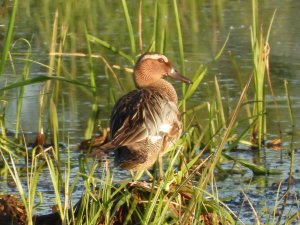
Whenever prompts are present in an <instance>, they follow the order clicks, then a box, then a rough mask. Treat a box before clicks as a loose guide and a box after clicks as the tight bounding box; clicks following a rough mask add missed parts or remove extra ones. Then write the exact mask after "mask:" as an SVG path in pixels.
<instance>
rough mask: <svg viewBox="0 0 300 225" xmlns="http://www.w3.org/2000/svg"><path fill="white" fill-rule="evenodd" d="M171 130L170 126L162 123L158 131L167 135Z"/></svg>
mask: <svg viewBox="0 0 300 225" xmlns="http://www.w3.org/2000/svg"><path fill="white" fill-rule="evenodd" d="M171 129H172V126H171V125H170V124H168V123H164V124H162V125H161V126H160V127H159V131H161V132H163V133H169V132H170V130H171Z"/></svg>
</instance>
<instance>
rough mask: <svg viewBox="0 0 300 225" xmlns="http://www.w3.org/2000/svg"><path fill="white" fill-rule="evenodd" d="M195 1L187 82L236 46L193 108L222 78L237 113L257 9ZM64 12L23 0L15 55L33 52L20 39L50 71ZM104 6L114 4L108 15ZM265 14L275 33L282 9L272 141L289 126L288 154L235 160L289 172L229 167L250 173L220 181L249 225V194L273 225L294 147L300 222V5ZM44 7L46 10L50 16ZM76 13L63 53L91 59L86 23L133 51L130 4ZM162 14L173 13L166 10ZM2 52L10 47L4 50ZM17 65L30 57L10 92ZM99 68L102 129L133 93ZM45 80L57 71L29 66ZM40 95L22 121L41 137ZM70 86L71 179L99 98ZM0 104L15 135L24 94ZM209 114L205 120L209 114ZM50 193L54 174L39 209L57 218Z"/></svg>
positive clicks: (185, 15) (273, 61)
mask: <svg viewBox="0 0 300 225" xmlns="http://www.w3.org/2000/svg"><path fill="white" fill-rule="evenodd" d="M41 2H42V1H41ZM53 2H55V1H53ZM151 2H152V1H151ZM151 2H150V1H144V7H145V11H146V12H145V14H146V15H152V14H151V13H152V10H151V8H153V7H154V6H153V5H152V3H151ZM192 2H193V1H183V3H178V4H179V11H180V18H181V25H182V31H183V40H184V52H185V60H186V74H187V76H189V75H190V74H191V75H190V77H192V75H193V74H195V72H196V70H197V68H198V66H199V65H200V64H204V65H207V64H208V63H210V62H211V61H212V60H213V58H214V56H215V55H216V54H217V52H218V51H219V50H220V48H221V47H222V45H223V43H224V42H225V39H226V37H227V35H228V34H229V33H230V38H229V41H228V44H227V46H226V48H225V51H224V52H223V54H222V56H221V58H220V59H219V60H218V61H217V62H216V63H215V64H214V66H213V67H212V68H211V69H210V70H209V71H208V74H207V76H206V77H205V79H204V81H203V82H202V83H201V85H200V87H199V90H198V92H197V93H196V94H195V96H194V97H193V99H192V100H191V102H190V103H189V104H191V105H196V104H201V103H203V102H205V101H208V100H209V99H210V94H211V92H213V85H214V83H213V82H214V77H215V76H217V78H218V80H219V83H220V87H221V91H222V95H223V96H224V97H223V100H224V105H225V107H227V108H228V110H232V109H233V108H234V107H235V105H236V102H237V99H238V98H239V95H240V88H239V84H238V82H237V78H236V75H235V74H236V72H235V70H234V68H233V66H232V63H231V62H230V57H229V54H228V52H229V51H230V52H231V53H232V54H233V55H234V56H235V57H236V59H237V62H238V64H239V68H240V71H241V74H242V77H243V79H244V83H245V82H246V79H247V77H248V76H249V74H250V73H251V72H252V68H253V66H252V55H251V54H252V53H251V41H250V26H251V23H252V10H251V7H252V6H251V1H226V0H225V1H223V4H222V5H221V6H220V8H218V6H217V5H213V4H211V3H203V4H198V5H199V9H196V10H194V11H190V4H192ZM48 4H49V3H48ZM56 4H57V5H59V4H58V3H53V5H52V4H49V6H50V7H48V8H47V7H46V6H45V5H43V4H42V3H40V2H38V1H31V2H29V1H24V2H23V3H20V7H19V10H18V13H17V18H16V25H15V37H14V40H15V41H16V40H18V41H17V42H16V44H15V46H14V47H13V49H12V52H13V53H24V52H26V51H27V50H28V48H27V45H25V44H24V42H22V41H21V40H20V38H26V39H27V40H28V41H30V43H31V48H32V59H33V60H35V61H38V62H40V63H44V64H46V65H48V61H49V57H48V52H49V46H50V40H51V30H52V24H53V20H54V12H55V9H56ZM102 4H103V5H105V7H104V6H103V5H102ZM128 4H129V10H130V12H132V14H131V15H132V22H133V24H134V29H135V30H136V31H137V16H136V15H137V5H134V4H133V3H128ZM200 6H201V7H200ZM259 7H260V10H259V15H260V18H261V21H263V22H262V23H263V28H264V30H267V27H268V25H269V23H270V19H271V17H272V15H273V13H274V11H275V9H277V11H276V15H275V20H274V23H273V26H272V30H271V34H270V47H271V53H270V70H271V76H272V82H273V88H274V91H275V99H276V101H277V104H278V107H279V120H278V115H277V114H276V110H275V107H274V104H273V98H272V96H271V94H267V104H268V112H267V113H268V116H267V119H268V122H267V123H268V137H269V139H272V138H276V137H278V136H279V134H280V131H279V128H278V124H279V123H280V127H281V132H282V141H283V150H281V151H274V150H272V149H264V151H262V153H261V154H260V155H257V154H256V153H253V152H251V151H249V149H247V148H246V147H245V146H240V150H239V151H235V152H232V153H231V155H232V156H234V157H237V158H241V159H247V160H249V161H252V162H260V163H261V164H262V165H264V166H266V167H267V168H269V169H276V170H279V171H281V173H280V174H278V175H268V176H253V174H252V172H251V171H248V170H247V169H245V168H243V167H242V166H238V165H233V164H227V163H226V164H224V168H227V169H230V168H235V169H239V170H243V172H244V173H243V175H240V174H239V175H238V174H237V175H230V176H228V177H225V178H224V179H222V180H218V181H217V185H218V191H219V197H220V199H221V200H223V201H224V202H225V203H227V204H228V206H229V207H230V208H231V209H232V210H233V211H234V212H235V213H240V218H241V220H242V221H243V222H245V223H246V224H249V223H250V224H251V223H253V222H254V216H253V212H252V209H251V207H250V205H249V203H248V202H245V203H244V204H243V205H242V202H243V200H244V195H243V192H244V193H246V194H247V196H248V198H249V199H250V202H251V203H252V204H253V205H254V208H255V209H256V210H259V212H258V215H259V217H260V220H261V221H262V222H270V223H272V222H273V223H274V221H273V218H274V216H273V209H274V207H276V194H277V193H278V188H280V191H279V196H278V197H277V198H279V199H280V198H282V196H283V194H284V191H285V190H286V187H287V185H286V180H287V178H288V175H289V169H290V155H289V153H290V150H291V148H294V149H295V167H294V168H293V173H294V185H293V186H292V189H291V195H290V196H289V200H288V204H287V207H286V209H285V212H284V214H285V215H292V214H293V213H294V212H295V211H297V210H299V208H300V206H299V205H300V202H299V200H298V199H299V198H300V193H299V190H300V189H299V188H300V181H299V180H300V171H299V170H300V167H299V162H300V150H299V147H300V142H299V137H300V131H299V125H300V113H299V112H300V97H299V89H300V53H299V52H300V22H299V20H298V19H297V18H298V16H299V12H300V1H297V0H273V1H260V4H259ZM45 8H47V10H46V11H45ZM169 8H170V9H169ZM103 9H106V10H103ZM167 9H169V11H171V12H172V10H173V9H172V6H171V5H169V6H167ZM69 10H71V11H72V13H70V15H72V16H70V18H72V19H73V21H71V22H70V21H68V20H69V19H70V18H69V17H67V14H68V12H69V11H68V8H67V7H66V8H59V12H60V13H61V14H59V16H60V17H59V18H61V20H62V21H60V23H61V24H63V22H66V21H67V22H69V23H67V24H68V32H67V36H66V40H67V41H66V42H67V44H66V47H65V48H64V52H78V53H87V50H86V41H85V34H84V29H83V27H84V25H83V24H86V26H87V30H88V33H90V34H92V35H94V36H96V37H99V38H101V39H103V40H105V41H107V42H109V43H111V44H112V45H114V46H116V47H118V48H120V49H122V50H123V51H125V52H127V53H130V48H129V45H130V42H129V39H128V34H127V27H126V23H125V21H124V18H123V11H122V6H121V4H119V3H118V1H113V3H111V4H108V3H100V1H99V2H98V1H91V3H90V4H83V3H77V4H75V6H74V7H70V9H69ZM162 12H164V11H163V10H162ZM152 20H153V16H149V17H145V18H144V21H143V22H144V24H143V26H144V31H143V32H144V33H143V35H144V45H145V48H144V49H146V48H147V46H148V45H150V42H151V39H150V38H148V37H150V35H151V34H152V27H153V21H152ZM6 21H7V15H6V16H3V17H2V18H1V19H0V30H1V31H2V30H3V31H5V26H6ZM174 21H175V20H174V16H173V15H172V13H168V14H166V24H167V25H168V26H170V27H175V22H174ZM61 24H60V25H61ZM61 30H63V27H59V31H61ZM136 33H137V32H136ZM172 35H176V29H175V28H174V29H171V28H170V36H172ZM168 40H169V42H168V43H166V51H165V52H166V55H167V56H168V57H169V58H171V59H172V61H173V64H174V65H178V69H179V70H180V67H179V57H178V54H179V53H178V52H179V50H178V47H177V43H176V38H174V40H172V39H171V38H169V39H168ZM0 47H1V48H2V45H1V44H0ZM93 53H94V54H100V55H102V56H105V58H106V59H107V61H108V62H109V63H110V64H118V65H121V66H124V67H126V66H131V65H130V64H128V62H125V61H124V60H123V59H121V57H119V56H116V55H115V54H112V53H111V52H109V51H108V50H106V49H104V48H103V47H99V46H96V47H94V48H93ZM18 58H21V56H18V55H17V54H15V55H13V60H14V61H13V62H14V68H15V72H14V70H13V69H12V65H7V68H6V71H5V74H4V75H3V76H2V77H1V78H0V87H3V86H4V85H5V84H6V83H8V84H10V83H13V82H16V81H17V80H18V79H19V78H18V77H19V76H20V75H21V73H22V70H23V66H24V62H23V61H21V60H18ZM62 59H63V70H62V71H61V74H62V75H64V76H66V77H72V78H73V79H78V80H80V81H82V82H84V83H86V84H89V69H88V59H87V58H80V57H63V58H62ZM93 69H94V71H95V74H96V79H97V80H96V81H97V93H98V96H99V99H98V103H99V107H100V119H101V122H102V126H103V127H106V126H107V125H108V118H109V113H110V110H111V108H112V105H113V101H111V96H114V97H115V98H118V97H119V96H121V95H122V94H124V92H122V90H121V89H120V88H119V87H118V86H116V82H112V80H113V78H109V77H107V75H106V73H105V66H104V64H103V62H102V61H101V60H94V61H93ZM117 74H118V75H119V76H120V79H121V80H122V83H123V85H124V86H125V87H127V88H133V82H132V80H131V77H130V75H128V74H126V73H122V72H118V71H117ZM38 75H48V70H47V68H45V67H42V66H40V65H37V64H34V63H33V64H32V65H31V68H30V76H31V77H34V76H38ZM284 81H287V82H288V85H289V93H290V96H291V101H292V108H293V113H294V121H295V122H294V124H295V126H294V127H293V126H292V125H291V122H290V118H289V111H288V107H287V99H286V94H285V89H284ZM112 84H113V85H112ZM41 87H42V84H35V85H31V86H28V87H27V88H26V90H25V95H24V99H23V107H22V114H21V128H22V130H23V131H24V133H25V134H26V136H34V135H31V134H34V133H35V132H36V130H37V127H38V124H37V122H38V120H37V118H38V117H39V111H38V107H39V106H38V101H39V94H40V90H41ZM61 88H62V89H63V92H62V93H63V94H62V96H60V97H61V98H62V99H63V100H64V104H62V105H59V106H58V110H59V119H60V121H59V124H60V131H61V140H60V142H62V143H65V144H66V143H67V142H68V141H69V142H70V146H71V156H72V167H73V168H72V177H75V176H76V174H77V172H78V168H77V166H78V157H79V154H80V153H79V152H78V151H77V150H76V149H77V145H78V143H79V142H80V141H81V140H83V139H84V131H85V129H86V125H87V120H88V118H89V116H90V113H91V104H92V101H93V98H92V95H91V93H89V92H87V91H84V90H82V89H80V88H76V87H74V86H72V85H68V84H63V85H62V86H61ZM178 88H179V87H178ZM298 88H299V89H298ZM297 90H298V91H297ZM111 93H114V94H111ZM209 93H210V94H209ZM268 93H270V92H268ZM0 99H5V100H6V101H8V105H7V107H6V126H7V128H8V129H9V130H11V131H14V130H15V119H16V111H17V110H16V101H17V92H16V90H12V91H8V92H6V93H5V95H2V94H1V95H0ZM273 109H274V110H273ZM203 116H206V115H205V114H204V115H203ZM47 124H48V121H47V120H46V119H45V121H44V125H45V127H47ZM243 129H245V128H243V127H241V128H240V130H241V131H242V130H243ZM291 134H293V135H291ZM291 146H292V147H291ZM62 155H63V154H62ZM64 157H66V156H64ZM62 160H63V159H62ZM22 165H23V163H22V162H20V166H22ZM114 172H115V173H116V175H115V177H116V179H124V176H125V177H126V176H128V174H127V173H126V174H124V173H123V172H118V170H117V169H114ZM51 186H52V183H51V180H50V179H49V174H47V173H46V172H44V173H42V174H41V177H40V182H39V185H38V191H40V192H41V193H42V195H43V204H42V206H41V207H40V209H41V211H39V213H41V214H42V213H46V212H49V211H50V208H49V204H54V199H53V190H49V187H51ZM76 188H77V190H76V191H75V192H74V196H73V197H74V202H75V201H76V199H78V198H79V197H80V195H81V194H82V193H83V191H84V187H83V186H80V185H77V186H76ZM4 190H7V191H4ZM16 191H17V190H16V188H14V187H10V186H7V183H6V182H3V181H2V182H0V192H2V193H11V192H16ZM277 200H278V199H277ZM280 207H281V206H280ZM240 209H241V211H240ZM275 221H276V220H275Z"/></svg>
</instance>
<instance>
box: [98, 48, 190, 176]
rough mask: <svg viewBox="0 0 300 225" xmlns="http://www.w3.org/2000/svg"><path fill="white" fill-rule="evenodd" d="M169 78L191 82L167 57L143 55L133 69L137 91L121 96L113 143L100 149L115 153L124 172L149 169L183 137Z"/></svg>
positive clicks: (115, 110)
mask: <svg viewBox="0 0 300 225" xmlns="http://www.w3.org/2000/svg"><path fill="white" fill-rule="evenodd" d="M167 76H169V77H172V78H174V79H175V80H179V81H182V82H185V83H188V84H191V83H192V81H191V80H190V79H188V78H186V77H183V76H182V75H181V74H180V73H178V72H177V71H176V70H175V69H174V68H173V67H172V64H171V62H170V61H169V60H168V58H167V57H166V56H164V55H161V54H158V53H144V54H143V55H141V56H140V57H139V59H138V60H137V62H136V64H135V67H134V81H135V85H136V87H137V89H136V90H133V91H131V92H129V93H128V94H126V95H124V96H123V97H121V98H120V99H119V100H118V101H117V103H116V104H115V106H114V108H113V110H112V114H111V117H110V136H111V141H110V142H108V143H106V144H105V145H103V146H101V149H102V150H110V149H113V150H115V162H116V163H117V165H119V166H120V167H121V168H123V169H127V170H130V171H141V170H146V169H148V168H149V167H151V166H152V165H153V164H154V163H155V161H156V160H157V159H158V158H159V157H160V156H162V155H163V154H164V152H165V150H166V149H167V148H168V147H170V146H171V145H172V144H173V143H174V142H175V141H176V140H177V139H178V138H179V137H180V135H181V131H182V128H181V127H182V125H181V121H180V113H179V111H178V98H177V94H176V91H175V89H174V87H173V86H172V85H171V84H170V83H169V82H167V81H166V80H164V79H162V78H164V77H167ZM97 151H99V150H96V154H95V155H97Z"/></svg>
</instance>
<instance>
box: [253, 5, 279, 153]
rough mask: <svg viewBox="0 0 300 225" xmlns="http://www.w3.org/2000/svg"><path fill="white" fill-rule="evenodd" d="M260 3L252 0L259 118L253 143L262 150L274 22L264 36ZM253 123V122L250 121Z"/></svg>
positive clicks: (255, 111)
mask: <svg viewBox="0 0 300 225" xmlns="http://www.w3.org/2000/svg"><path fill="white" fill-rule="evenodd" d="M257 4H258V1H257V0H252V27H251V44H252V53H253V74H254V84H255V105H254V107H253V115H255V116H257V121H256V122H255V125H254V127H253V129H252V141H253V142H254V143H255V144H257V145H258V148H259V149H260V148H261V146H262V144H263V142H264V141H265V140H266V133H267V124H266V105H265V96H266V93H265V92H266V90H265V83H266V74H267V69H268V68H269V54H270V46H269V43H268V41H269V35H270V31H271V26H272V23H273V20H274V15H273V17H272V19H271V22H270V25H269V29H268V31H267V35H266V37H264V35H263V29H262V27H261V24H260V23H259V14H258V6H257ZM250 123H251V121H250Z"/></svg>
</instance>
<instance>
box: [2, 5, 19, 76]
mask: <svg viewBox="0 0 300 225" xmlns="http://www.w3.org/2000/svg"><path fill="white" fill-rule="evenodd" d="M17 7H18V0H14V1H13V7H12V10H11V16H10V18H9V23H8V30H7V32H6V37H5V41H4V47H3V51H2V57H1V61H0V77H1V76H2V73H3V71H4V68H5V64H6V59H7V56H8V53H9V49H10V44H11V40H12V36H13V31H14V26H15V17H16V13H17Z"/></svg>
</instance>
